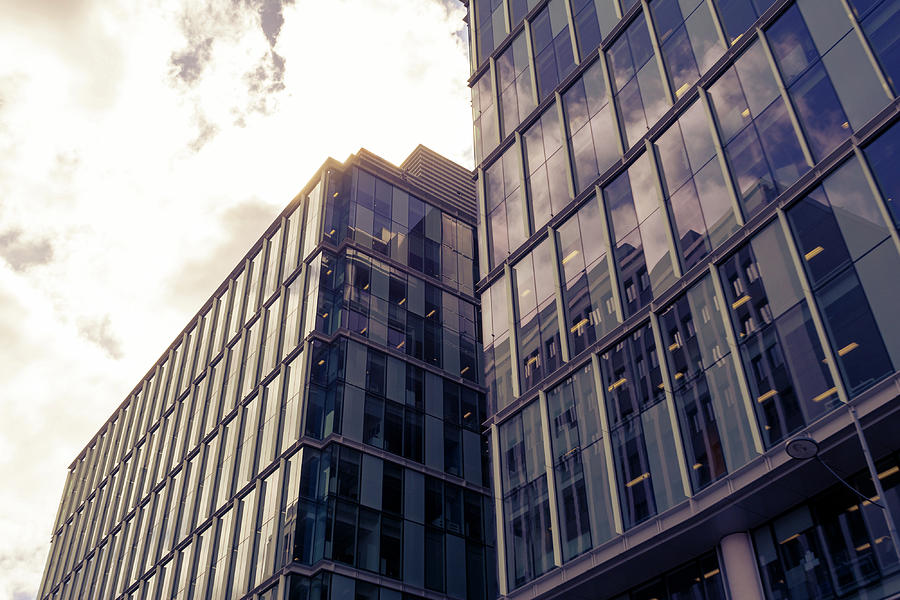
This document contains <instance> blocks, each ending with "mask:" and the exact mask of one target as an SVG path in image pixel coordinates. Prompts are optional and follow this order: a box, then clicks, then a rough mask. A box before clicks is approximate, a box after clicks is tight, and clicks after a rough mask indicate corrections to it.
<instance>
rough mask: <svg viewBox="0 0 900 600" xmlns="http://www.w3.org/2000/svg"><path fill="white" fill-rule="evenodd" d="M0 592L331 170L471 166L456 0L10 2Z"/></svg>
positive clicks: (4, 39) (3, 140)
mask: <svg viewBox="0 0 900 600" xmlns="http://www.w3.org/2000/svg"><path fill="white" fill-rule="evenodd" d="M0 14H2V15H3V18H2V19H0V56H2V57H4V58H3V60H2V61H0V482H2V483H0V597H3V598H15V599H20V598H34V596H35V594H36V591H37V587H38V585H39V581H40V577H41V574H42V570H43V566H44V563H45V561H46V556H47V551H48V548H49V538H50V528H51V526H52V521H53V518H54V515H55V513H56V508H57V504H58V502H59V497H60V494H61V491H62V484H63V482H64V480H65V474H66V469H67V468H68V465H69V464H70V463H71V461H72V459H74V457H75V456H76V454H77V453H78V452H79V451H80V450H81V448H82V447H83V446H84V445H85V443H86V442H87V440H88V439H89V438H90V437H91V436H92V435H93V434H94V433H95V432H96V431H97V429H98V428H99V426H100V425H101V424H102V423H103V422H104V421H105V419H106V418H107V417H108V416H109V414H110V413H111V412H112V410H113V409H114V408H115V407H116V406H117V405H118V404H119V403H120V402H121V401H122V400H123V398H124V397H125V395H126V394H127V393H128V391H130V390H131V388H133V387H134V385H135V384H136V383H137V381H138V379H139V378H140V377H141V376H143V374H144V373H145V372H146V371H147V369H148V368H149V367H150V366H151V364H152V363H153V362H154V361H155V360H156V359H157V358H158V356H159V355H160V353H161V352H162V350H163V349H165V347H166V346H167V345H168V344H169V343H170V341H171V340H172V338H173V337H174V336H175V334H177V333H178V332H179V331H180V330H181V328H182V327H183V326H184V325H185V324H186V323H187V320H188V319H189V318H190V317H191V316H192V315H193V314H194V312H195V311H196V309H197V308H198V307H199V306H200V304H201V303H202V302H203V301H204V300H205V299H206V298H207V297H208V296H209V295H210V293H211V292H212V291H213V289H214V288H215V287H216V285H218V283H219V282H220V281H221V280H222V279H223V278H224V276H225V275H226V274H227V273H228V272H229V271H230V270H231V268H232V267H233V266H234V264H235V263H236V261H237V260H238V259H239V258H240V257H241V256H242V255H243V253H244V251H245V250H246V249H247V248H248V247H249V245H250V244H251V243H252V242H253V241H254V240H255V239H256V238H257V237H258V236H259V234H260V233H261V231H262V230H263V229H264V228H265V226H267V225H268V224H269V223H270V222H271V221H272V219H273V218H274V217H275V215H276V214H277V213H278V212H279V211H280V210H281V209H282V208H283V207H284V205H286V204H287V202H288V201H290V199H291V198H292V197H293V196H294V195H295V194H296V192H297V191H299V189H300V188H301V186H302V185H303V184H304V183H306V181H307V180H308V178H309V176H310V175H311V174H312V172H313V171H314V170H315V168H316V167H317V166H318V165H319V164H321V163H322V161H323V160H324V159H325V158H326V157H327V156H333V157H335V158H337V159H339V160H344V159H345V158H346V157H347V156H349V155H350V154H351V153H353V152H355V151H356V150H358V149H359V148H360V147H365V148H367V149H369V150H371V151H373V152H375V153H377V154H380V155H381V156H383V157H384V158H387V159H388V160H390V161H392V162H394V163H399V162H401V161H402V160H403V158H405V156H406V155H407V154H408V153H409V152H410V151H411V150H412V149H413V148H414V147H415V146H416V144H418V143H424V144H425V145H427V146H429V147H431V148H433V149H434V150H437V151H438V152H441V153H443V154H445V155H446V156H448V157H450V158H452V159H454V160H456V161H458V162H460V163H461V164H463V165H466V166H468V167H471V163H472V141H471V119H470V108H469V106H470V105H469V96H468V91H467V89H466V86H465V80H466V78H467V76H468V66H467V59H466V54H467V50H466V37H465V35H466V34H465V31H464V29H463V27H464V25H463V23H462V18H463V16H464V11H463V9H462V6H461V4H460V3H459V2H457V0H415V1H413V2H410V1H409V0H293V1H291V0H169V1H167V0H144V1H143V2H130V1H125V0H102V1H101V0H28V1H27V2H23V1H20V0H0Z"/></svg>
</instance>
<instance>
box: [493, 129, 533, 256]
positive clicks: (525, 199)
mask: <svg viewBox="0 0 900 600" xmlns="http://www.w3.org/2000/svg"><path fill="white" fill-rule="evenodd" d="M514 137H515V141H513V145H512V146H510V147H509V148H507V149H506V152H512V151H514V152H515V157H516V166H518V167H519V172H518V176H519V194H520V195H521V200H522V209H523V210H522V224H523V225H524V226H525V239H528V237H530V236H531V232H532V231H534V229H533V227H532V226H533V224H534V219H532V217H531V198H530V194H529V193H528V190H527V187H526V185H525V184H526V180H527V176H526V174H525V169H526V167H525V144H524V142H523V141H522V134H521V133H519V132H518V131H516V132H515V135H514ZM499 160H502V158H501V159H499ZM505 175H506V173H504V178H505ZM503 194H504V196H505V195H506V190H505V189H504V190H503ZM504 200H505V198H504ZM507 227H509V225H507ZM516 250H517V248H510V249H509V253H510V254H512V253H513V252H515V251H516Z"/></svg>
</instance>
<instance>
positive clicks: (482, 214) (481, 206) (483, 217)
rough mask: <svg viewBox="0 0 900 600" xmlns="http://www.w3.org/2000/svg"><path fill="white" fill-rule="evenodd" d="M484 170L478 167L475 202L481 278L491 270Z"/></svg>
mask: <svg viewBox="0 0 900 600" xmlns="http://www.w3.org/2000/svg"><path fill="white" fill-rule="evenodd" d="M485 193H486V191H485V186H484V169H483V168H481V167H478V169H477V170H476V178H475V201H476V204H477V209H478V223H477V225H476V227H477V228H478V240H477V242H478V255H479V261H478V262H479V265H478V272H479V275H480V276H481V278H482V279H483V278H484V277H486V276H487V274H488V273H489V272H490V270H491V264H490V260H491V255H490V254H489V253H488V245H487V239H488V232H487V198H486V197H485Z"/></svg>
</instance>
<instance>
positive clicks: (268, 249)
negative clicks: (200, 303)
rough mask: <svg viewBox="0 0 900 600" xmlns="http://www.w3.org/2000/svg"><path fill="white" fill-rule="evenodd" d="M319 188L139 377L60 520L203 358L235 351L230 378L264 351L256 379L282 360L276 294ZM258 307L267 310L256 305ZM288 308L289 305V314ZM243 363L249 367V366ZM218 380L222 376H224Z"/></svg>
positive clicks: (292, 266)
mask: <svg viewBox="0 0 900 600" xmlns="http://www.w3.org/2000/svg"><path fill="white" fill-rule="evenodd" d="M320 187H321V184H319V185H317V186H315V187H314V189H313V191H312V192H311V194H310V196H309V197H308V198H304V199H303V201H301V203H300V204H299V205H298V206H297V207H296V208H295V209H294V211H293V212H292V213H291V214H290V215H289V216H288V217H287V218H286V219H285V220H283V221H282V223H281V224H280V225H279V226H278V227H277V228H276V229H275V231H274V232H273V233H271V234H270V235H268V236H267V237H265V238H264V239H263V240H262V244H261V246H260V248H259V249H258V250H257V251H256V252H255V253H253V254H252V256H251V258H249V259H247V260H246V261H245V262H244V263H243V265H242V268H241V270H240V272H239V274H238V275H236V276H235V277H234V278H232V279H230V280H229V281H228V282H226V285H225V289H224V291H222V292H221V293H219V294H218V295H216V296H215V297H214V298H213V299H212V302H211V303H210V305H209V306H208V307H207V308H206V309H205V310H204V311H203V312H202V313H201V314H200V316H199V317H198V318H197V319H196V321H194V322H193V323H192V324H191V325H189V326H188V328H187V333H185V334H184V335H183V336H182V337H181V339H180V340H178V342H177V343H176V344H175V345H174V346H175V347H174V348H173V349H171V350H170V351H169V352H168V353H167V354H166V356H165V357H164V358H163V359H162V360H161V361H160V362H159V364H158V365H157V366H156V367H155V368H154V369H153V372H152V373H151V374H150V375H149V376H148V377H147V379H146V380H144V381H143V382H141V384H140V386H139V387H140V389H139V390H138V391H136V392H135V393H134V394H133V395H132V396H131V397H130V398H129V400H128V402H127V403H126V404H125V406H124V407H123V408H122V409H120V411H119V413H118V414H117V415H115V416H114V417H113V419H112V420H111V421H110V423H109V424H107V425H106V427H105V429H104V430H103V431H101V433H100V434H99V435H98V436H97V440H96V442H95V443H94V444H93V445H92V446H91V447H90V448H89V449H88V450H87V452H86V453H85V455H84V456H83V457H82V458H81V459H80V460H79V461H78V463H77V464H76V465H75V466H74V468H73V470H72V474H71V476H70V480H71V483H67V486H68V487H67V490H66V493H65V494H64V500H63V508H62V510H61V511H60V518H61V519H65V518H66V517H67V516H68V515H69V514H71V511H72V510H73V509H74V508H75V507H77V506H78V504H79V503H81V502H82V501H83V500H84V499H85V498H86V496H87V495H88V494H89V493H90V492H91V491H92V490H93V489H95V487H96V486H97V484H98V483H99V482H100V481H101V480H102V479H103V478H104V477H105V476H106V475H108V474H109V472H110V471H112V469H113V468H114V467H115V466H116V465H117V464H119V462H120V461H122V459H123V458H124V457H125V456H126V455H127V454H128V453H129V451H131V450H132V449H133V448H134V447H135V446H136V445H137V444H138V443H140V440H141V438H142V436H144V435H145V434H146V432H147V431H148V430H149V429H150V428H151V427H152V426H153V425H154V424H155V423H157V422H158V421H159V420H160V418H161V416H162V415H163V414H165V413H166V412H167V411H169V410H170V409H171V407H172V406H173V405H174V404H175V400H176V399H181V398H182V397H183V396H184V394H185V393H187V391H188V389H189V388H190V387H191V384H192V383H194V382H195V381H196V380H197V379H199V378H200V377H201V376H202V375H203V374H204V373H206V372H207V368H208V365H210V364H212V363H217V364H218V365H219V368H218V370H219V371H220V372H224V371H225V365H226V364H227V362H228V359H229V358H230V357H234V358H235V360H234V361H232V366H230V371H229V378H228V380H229V382H231V381H232V378H233V377H234V375H235V374H236V373H238V372H239V371H241V370H242V369H241V368H240V367H241V365H242V364H249V365H251V366H253V365H255V363H254V362H253V361H252V360H248V359H249V358H252V357H256V358H262V357H265V359H264V360H263V364H262V366H261V367H260V369H259V373H258V374H257V373H255V372H254V373H253V375H254V376H257V375H258V376H259V377H257V378H256V380H258V379H259V378H260V377H261V376H262V375H264V374H267V373H269V372H270V371H271V370H272V368H273V367H274V365H275V363H277V362H278V361H279V360H280V358H281V356H278V351H277V349H276V348H275V345H276V344H277V343H278V341H279V339H278V335H277V334H278V332H279V331H280V330H281V329H283V327H279V321H280V320H281V310H280V308H281V303H280V299H279V298H276V299H274V300H273V297H274V296H276V295H277V294H278V292H279V289H280V287H281V284H282V283H283V282H284V281H287V280H290V278H291V277H292V276H293V275H294V273H295V271H296V269H297V267H298V266H299V264H300V262H301V257H302V255H301V241H302V238H303V231H307V232H310V231H313V230H312V229H311V228H307V227H302V226H301V225H302V224H303V223H304V222H305V216H306V211H307V208H308V207H311V206H314V205H315V204H316V203H317V202H318V200H319V199H320V198H321V193H320ZM309 210H310V211H312V210H313V209H311V208H310V209H309ZM306 237H307V238H308V241H309V244H307V245H311V246H315V244H316V243H317V242H316V240H313V239H312V238H314V237H315V236H314V235H309V234H307V236H306ZM263 306H264V307H265V308H264V309H263V308H261V307H263ZM257 314H259V317H257ZM292 314H293V313H292V312H291V311H290V310H289V311H288V316H291V315H292ZM254 319H255V321H254V324H253V325H252V326H251V328H250V329H251V331H250V332H249V333H248V336H247V337H249V340H248V342H247V345H248V350H247V358H245V359H244V361H243V363H240V362H239V359H240V358H241V357H240V351H241V350H243V345H242V344H241V341H242V339H243V338H242V337H241V336H240V335H239V333H240V332H241V331H242V327H244V326H245V325H246V324H247V323H249V322H251V321H253V320H254ZM266 326H267V327H268V331H267V332H264V331H263V327H266ZM288 330H289V331H290V328H288ZM293 332H294V336H293V339H292V338H291V336H290V335H288V336H286V337H285V341H284V346H285V353H287V352H289V351H290V350H292V349H293V348H294V347H295V346H296V342H297V339H296V334H297V330H296V329H293ZM292 342H293V343H292ZM260 344H262V348H260ZM245 369H246V370H248V371H249V370H250V366H247V367H245ZM212 373H213V371H212V370H210V371H209V372H208V375H209V376H208V377H207V378H206V379H207V380H211V379H214V377H213V375H212ZM215 379H216V381H217V382H219V383H221V382H222V377H221V375H219V376H217V378H215ZM246 382H247V383H246V385H252V384H253V383H256V381H255V380H253V378H252V377H248V378H246ZM234 385H235V386H236V383H235V384H234ZM195 387H196V386H195ZM213 387H214V388H215V386H213ZM194 392H195V393H196V390H194ZM236 392H237V389H236V387H235V388H232V389H230V390H229V393H228V394H225V396H226V397H227V399H226V403H228V404H230V408H233V407H234V404H235V402H236V400H235V398H234V395H235V393H236ZM211 400H212V401H213V402H218V400H219V398H218V397H216V395H215V394H214V395H213V398H212V399H211ZM237 400H240V398H237ZM226 414H227V411H226ZM210 426H214V423H210Z"/></svg>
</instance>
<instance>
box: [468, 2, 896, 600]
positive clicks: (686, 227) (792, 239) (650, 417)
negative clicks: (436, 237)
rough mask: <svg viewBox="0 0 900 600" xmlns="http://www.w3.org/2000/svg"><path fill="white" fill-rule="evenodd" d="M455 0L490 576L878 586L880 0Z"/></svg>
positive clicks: (892, 395) (889, 38) (891, 556)
mask: <svg viewBox="0 0 900 600" xmlns="http://www.w3.org/2000/svg"><path fill="white" fill-rule="evenodd" d="M467 9H468V23H469V27H470V34H471V35H470V39H471V42H470V43H471V49H470V56H471V67H472V76H471V79H470V86H471V92H472V107H473V123H474V136H475V155H476V156H475V162H476V165H477V185H478V189H477V191H478V214H479V219H478V240H479V254H480V256H481V257H482V260H481V261H480V267H481V271H480V280H479V283H478V284H477V285H476V290H477V292H478V294H479V296H480V298H481V306H482V318H483V345H484V363H485V373H486V380H485V385H486V387H487V388H488V397H487V415H488V417H487V421H486V422H485V423H484V426H485V436H486V437H487V439H488V440H489V444H490V447H491V449H492V453H491V454H492V470H493V484H494V487H493V492H494V510H495V514H496V517H497V545H496V547H497V551H498V555H499V556H500V560H499V564H498V569H499V573H498V579H499V592H500V594H501V595H502V596H504V597H507V598H515V599H533V598H542V599H543V598H547V599H549V598H576V599H585V600H588V599H590V600H604V599H613V598H615V599H617V600H619V599H621V600H625V599H630V600H650V599H658V600H663V599H676V598H677V599H684V598H691V599H692V600H713V599H717V598H732V599H745V598H763V597H764V598H772V599H781V598H791V599H797V598H802V599H807V598H809V599H812V598H817V599H818V598H822V599H824V598H836V597H840V598H883V597H891V596H892V595H894V594H897V593H898V592H900V561H898V555H897V549H896V548H895V547H894V544H893V543H892V537H891V535H890V531H889V528H888V523H887V519H886V517H885V515H886V513H885V510H890V511H892V512H893V515H894V520H900V468H898V466H900V454H898V452H900V440H898V437H897V432H898V431H900V402H898V394H900V372H898V371H900V318H898V316H897V298H898V297H900V238H898V233H897V228H898V224H900V206H898V201H900V176H898V164H900V121H898V117H900V101H898V99H897V96H898V93H900V1H898V0H469V2H468V3H467ZM848 404H849V405H850V406H852V407H854V408H855V411H856V414H857V415H859V418H860V420H861V423H862V429H863V430H864V433H865V437H866V439H867V441H868V446H869V447H870V448H871V451H872V454H873V455H874V459H875V465H874V470H875V472H876V473H877V480H878V481H879V482H880V484H881V486H882V488H883V490H884V492H885V497H883V498H880V497H878V494H877V493H876V491H875V485H874V483H873V482H874V479H873V478H871V477H870V476H869V473H870V471H869V469H867V465H866V462H865V459H864V455H863V451H862V448H861V445H860V442H859V438H858V437H857V435H856V434H855V430H854V425H853V419H852V415H851V412H850V410H849V408H848ZM801 433H802V434H804V435H806V436H811V437H813V438H814V439H815V440H817V441H818V443H819V445H820V449H821V456H822V458H823V459H824V461H825V463H827V464H828V466H829V467H831V468H832V469H834V470H835V471H836V472H837V473H839V474H840V475H842V476H844V477H845V478H848V479H849V481H850V483H851V485H852V486H853V487H854V488H855V489H856V490H857V491H858V492H859V495H857V494H856V493H854V492H853V491H851V490H849V489H847V488H846V487H844V486H843V485H842V484H841V483H839V482H838V481H837V480H836V479H835V478H834V477H833V476H832V475H831V474H829V473H828V471H827V470H826V467H824V466H823V465H822V464H821V463H819V462H817V461H809V462H806V463H802V462H798V461H792V460H791V459H789V457H788V456H787V455H786V453H785V441H786V440H788V439H790V438H791V437H792V436H795V435H798V434H801Z"/></svg>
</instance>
